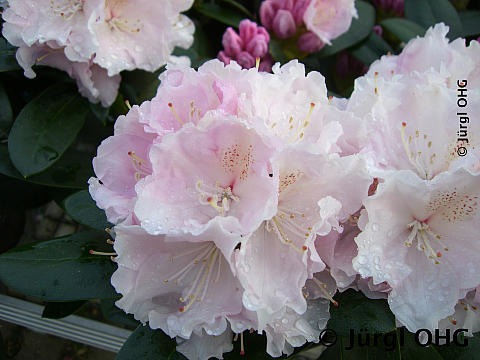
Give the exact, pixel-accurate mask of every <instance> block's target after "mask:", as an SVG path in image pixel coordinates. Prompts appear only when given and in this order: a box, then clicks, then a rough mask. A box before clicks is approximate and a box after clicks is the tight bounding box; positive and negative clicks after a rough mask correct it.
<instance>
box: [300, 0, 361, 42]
mask: <svg viewBox="0 0 480 360" xmlns="http://www.w3.org/2000/svg"><path fill="white" fill-rule="evenodd" d="M354 17H355V18H357V17H358V14H357V9H355V2H354V1H353V0H311V2H310V4H309V5H308V7H307V9H306V10H305V13H304V14H303V21H304V22H305V26H306V28H307V29H308V30H310V31H311V32H313V33H314V34H315V35H317V36H318V38H319V39H320V40H322V41H323V42H324V43H326V44H329V45H330V44H331V41H330V40H333V39H335V38H337V37H338V36H340V35H341V34H343V33H344V32H346V31H347V30H348V29H349V28H350V24H351V23H352V18H354Z"/></svg>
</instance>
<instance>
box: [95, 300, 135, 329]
mask: <svg viewBox="0 0 480 360" xmlns="http://www.w3.org/2000/svg"><path fill="white" fill-rule="evenodd" d="M100 308H101V309H102V314H103V316H104V317H105V318H106V319H107V320H110V321H113V322H116V323H120V324H123V325H127V326H131V327H134V328H136V327H137V326H138V325H140V322H139V321H137V320H135V318H134V317H133V315H132V314H127V313H125V311H123V310H122V309H119V308H118V307H116V306H115V300H110V299H103V300H102V301H101V302H100Z"/></svg>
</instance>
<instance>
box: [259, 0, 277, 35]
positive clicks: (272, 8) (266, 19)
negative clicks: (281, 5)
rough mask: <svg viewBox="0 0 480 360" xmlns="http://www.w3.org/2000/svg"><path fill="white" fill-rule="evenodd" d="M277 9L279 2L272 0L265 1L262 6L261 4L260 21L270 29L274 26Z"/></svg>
mask: <svg viewBox="0 0 480 360" xmlns="http://www.w3.org/2000/svg"><path fill="white" fill-rule="evenodd" d="M277 10H278V6H277V4H276V3H275V2H273V1H272V0H267V1H264V2H263V3H262V6H260V21H261V22H262V25H263V26H265V27H266V28H267V29H268V30H272V28H273V19H274V18H275V14H276V13H277Z"/></svg>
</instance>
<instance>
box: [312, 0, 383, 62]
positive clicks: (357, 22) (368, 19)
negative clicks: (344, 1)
mask: <svg viewBox="0 0 480 360" xmlns="http://www.w3.org/2000/svg"><path fill="white" fill-rule="evenodd" d="M355 6H356V8H357V11H358V19H353V21H352V25H351V26H350V29H348V31H347V32H346V33H345V34H343V35H341V36H340V37H338V38H337V39H335V40H333V41H332V45H330V46H328V45H326V46H325V47H324V48H323V49H322V50H320V51H319V52H318V53H315V54H312V56H318V57H325V56H330V55H333V54H336V53H338V52H339V51H341V50H344V49H346V48H348V47H350V46H353V45H355V44H358V43H359V42H360V41H362V40H363V39H365V38H366V37H367V36H368V35H369V34H370V32H371V31H372V28H373V26H374V25H375V9H374V7H373V6H372V5H370V4H369V3H367V2H365V1H361V0H357V1H356V2H355Z"/></svg>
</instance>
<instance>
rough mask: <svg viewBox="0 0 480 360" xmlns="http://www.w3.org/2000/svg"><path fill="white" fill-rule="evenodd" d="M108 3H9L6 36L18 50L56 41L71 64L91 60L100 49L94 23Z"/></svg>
mask: <svg viewBox="0 0 480 360" xmlns="http://www.w3.org/2000/svg"><path fill="white" fill-rule="evenodd" d="M104 4H105V0H40V1H36V0H8V6H7V7H6V8H5V10H4V12H3V15H2V16H3V19H4V20H5V23H4V25H3V30H2V33H3V36H4V37H5V38H6V39H7V40H8V41H9V42H10V43H11V44H12V45H15V46H18V47H30V46H32V45H34V44H36V43H40V44H43V43H46V42H49V41H55V42H56V44H58V46H59V47H64V53H65V56H66V58H67V59H68V60H70V61H80V62H81V61H88V60H90V58H91V57H92V55H93V54H94V53H95V51H96V49H97V48H98V41H97V39H96V37H95V35H94V30H93V24H94V23H95V22H96V21H97V19H98V18H102V17H103V11H104V10H103V9H104V6H105V5H104Z"/></svg>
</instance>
